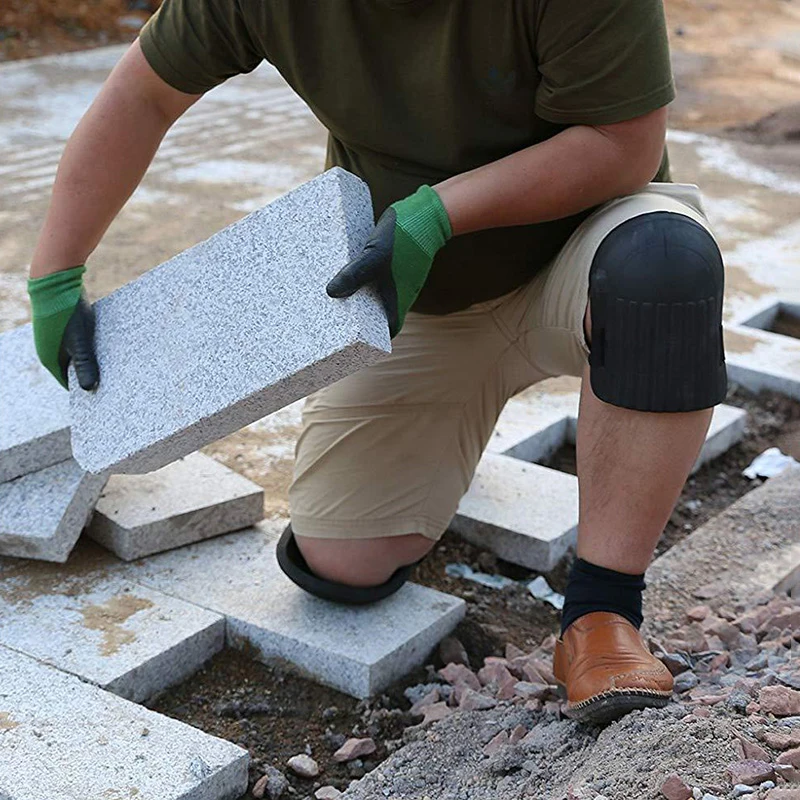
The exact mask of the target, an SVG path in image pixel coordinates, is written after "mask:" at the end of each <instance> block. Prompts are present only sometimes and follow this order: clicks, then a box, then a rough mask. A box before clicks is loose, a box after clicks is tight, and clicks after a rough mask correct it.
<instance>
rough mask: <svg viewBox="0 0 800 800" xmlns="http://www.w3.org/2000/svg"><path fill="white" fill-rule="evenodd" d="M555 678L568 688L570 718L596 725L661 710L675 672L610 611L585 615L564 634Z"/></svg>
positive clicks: (557, 653)
mask: <svg viewBox="0 0 800 800" xmlns="http://www.w3.org/2000/svg"><path fill="white" fill-rule="evenodd" d="M553 674H554V675H555V677H556V681H558V683H559V684H560V685H561V686H562V687H563V688H565V689H566V694H567V708H566V712H565V713H566V715H567V716H568V717H570V718H571V719H575V720H578V721H579V722H587V723H590V724H592V725H599V724H601V723H605V722H611V721H612V720H615V719H618V718H619V717H621V716H623V715H624V714H627V713H628V712H629V711H632V710H633V709H635V708H661V707H663V706H665V705H666V704H667V703H668V702H669V699H670V697H671V696H672V675H671V674H670V672H669V670H668V669H667V668H666V667H665V666H664V665H663V664H662V663H661V662H660V661H659V660H658V659H657V658H655V656H653V655H651V654H650V652H649V651H648V650H647V648H646V647H645V645H644V642H643V641H642V637H641V636H640V635H639V631H637V630H636V628H635V627H634V626H633V625H631V623H630V622H628V620H626V619H625V618H624V617H621V616H620V615H619V614H612V613H610V612H608V611H594V612H592V613H591V614H586V615H584V616H582V617H579V618H578V619H576V620H575V622H573V623H572V625H570V626H569V627H568V628H567V630H566V631H564V634H563V636H562V637H561V638H560V639H558V641H557V642H556V649H555V653H554V654H553Z"/></svg>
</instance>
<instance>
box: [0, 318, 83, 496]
mask: <svg viewBox="0 0 800 800" xmlns="http://www.w3.org/2000/svg"><path fill="white" fill-rule="evenodd" d="M71 456H72V452H71V450H70V444H69V395H68V394H67V392H65V391H64V389H63V388H62V387H61V386H60V385H59V383H58V382H57V381H56V380H55V378H53V376H52V375H51V374H50V373H49V372H48V371H47V370H46V369H45V368H44V367H42V366H41V364H40V363H39V358H38V356H37V355H36V349H35V347H34V344H33V329H32V327H31V326H30V325H23V326H22V327H20V328H15V329H14V330H12V331H8V332H7V333H3V334H0V483H3V482H4V481H10V480H12V479H13V478H18V477H19V476H20V475H27V474H28V473H29V472H37V471H38V470H40V469H44V468H45V467H49V466H52V465H53V464H58V463H60V462H62V461H66V460H67V459H68V458H71Z"/></svg>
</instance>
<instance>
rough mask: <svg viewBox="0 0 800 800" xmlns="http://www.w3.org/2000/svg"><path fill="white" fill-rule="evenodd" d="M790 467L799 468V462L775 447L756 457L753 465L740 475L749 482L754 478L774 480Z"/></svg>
mask: <svg viewBox="0 0 800 800" xmlns="http://www.w3.org/2000/svg"><path fill="white" fill-rule="evenodd" d="M792 466H800V462H797V461H795V459H793V458H792V457H791V456H787V455H786V454H784V453H782V452H781V451H780V450H779V449H778V448H777V447H770V448H769V450H765V451H764V452H763V453H762V454H761V455H760V456H756V458H755V459H754V461H753V463H752V464H751V465H750V466H749V467H748V468H747V469H745V470H743V471H742V475H744V476H745V478H750V480H751V481H753V480H755V479H756V478H774V477H775V476H776V475H780V473H781V472H783V471H784V470H785V469H788V468H789V467H792Z"/></svg>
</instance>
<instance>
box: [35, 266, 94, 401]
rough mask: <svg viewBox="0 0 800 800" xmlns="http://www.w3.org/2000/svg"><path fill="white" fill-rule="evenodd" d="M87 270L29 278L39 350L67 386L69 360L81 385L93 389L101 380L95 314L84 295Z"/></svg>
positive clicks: (79, 268)
mask: <svg viewBox="0 0 800 800" xmlns="http://www.w3.org/2000/svg"><path fill="white" fill-rule="evenodd" d="M84 272H86V267H85V266H83V265H80V266H78V267H73V268H72V269H66V270H62V271H61V272H54V273H52V274H50V275H45V276H44V277H43V278H32V279H30V280H29V281H28V295H29V296H30V299H31V310H32V312H33V339H34V343H35V345H36V352H37V354H38V356H39V360H40V361H41V362H42V364H43V366H44V367H45V368H46V369H47V370H48V371H49V372H50V373H51V374H52V375H53V377H54V378H55V379H56V380H57V381H58V382H59V383H60V384H61V385H62V386H63V387H64V388H65V389H66V388H67V366H68V364H69V362H70V361H73V363H74V365H75V371H76V374H77V377H78V382H79V384H80V386H81V387H82V388H84V389H93V388H94V387H95V386H96V385H97V382H98V370H97V361H96V359H95V356H94V342H93V338H94V315H93V312H92V308H91V306H90V305H89V304H88V303H87V302H86V300H85V299H84V297H83V273H84Z"/></svg>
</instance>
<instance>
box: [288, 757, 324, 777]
mask: <svg viewBox="0 0 800 800" xmlns="http://www.w3.org/2000/svg"><path fill="white" fill-rule="evenodd" d="M286 766H288V767H289V769H290V770H291V771H292V772H294V774H295V775H299V776H300V777H301V778H316V777H317V775H319V764H317V762H316V761H314V759H313V758H311V756H308V755H306V754H305V753H301V754H299V755H296V756H292V757H291V758H290V759H289V760H288V761H287V762H286Z"/></svg>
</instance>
